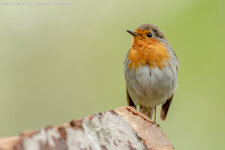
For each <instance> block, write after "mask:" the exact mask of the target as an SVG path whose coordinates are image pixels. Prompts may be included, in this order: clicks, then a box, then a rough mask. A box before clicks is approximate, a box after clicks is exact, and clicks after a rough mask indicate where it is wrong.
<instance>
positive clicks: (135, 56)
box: [127, 41, 170, 69]
mask: <svg viewBox="0 0 225 150" xmlns="http://www.w3.org/2000/svg"><path fill="white" fill-rule="evenodd" d="M151 42H152V41H151ZM165 46H166V45H165V44H163V43H159V42H152V43H146V42H140V41H139V42H136V43H135V42H134V43H133V45H132V48H131V49H130V51H129V53H128V56H127V57H128V59H129V60H130V64H129V68H132V67H135V68H138V67H140V66H145V65H149V68H150V69H153V68H156V67H158V68H160V69H162V68H163V67H164V66H165V65H166V63H167V61H168V59H169V58H170V55H169V53H168V51H167V50H166V48H165Z"/></svg>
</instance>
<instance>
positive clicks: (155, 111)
mask: <svg viewBox="0 0 225 150" xmlns="http://www.w3.org/2000/svg"><path fill="white" fill-rule="evenodd" d="M154 123H156V106H155V113H154Z"/></svg>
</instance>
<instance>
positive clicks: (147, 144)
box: [0, 106, 174, 150]
mask: <svg viewBox="0 0 225 150" xmlns="http://www.w3.org/2000/svg"><path fill="white" fill-rule="evenodd" d="M148 149H149V150H173V149H174V148H173V146H172V145H171V144H170V143H169V140H168V139H167V137H166V136H165V135H164V134H163V133H162V131H161V130H160V128H159V126H158V125H157V124H155V123H153V122H152V121H151V120H150V119H149V118H148V117H147V116H145V115H144V114H142V113H140V112H137V111H136V110H135V109H133V108H132V107H129V106H127V107H121V108H117V109H115V110H110V111H107V112H103V113H96V114H94V115H93V116H90V117H85V118H83V119H79V120H73V121H71V122H70V123H68V124H64V125H61V126H49V127H46V128H43V129H41V130H38V131H27V132H25V133H23V134H21V135H20V136H18V137H9V138H2V139H0V150H148Z"/></svg>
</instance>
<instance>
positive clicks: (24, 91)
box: [0, 0, 225, 150]
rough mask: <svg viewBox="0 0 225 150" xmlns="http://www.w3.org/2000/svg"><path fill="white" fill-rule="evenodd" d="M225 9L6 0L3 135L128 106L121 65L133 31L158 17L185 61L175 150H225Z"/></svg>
mask: <svg viewBox="0 0 225 150" xmlns="http://www.w3.org/2000/svg"><path fill="white" fill-rule="evenodd" d="M21 2H22V3H21ZM224 5H225V1H224V0H214V1H211V0H182V1H180V0H169V1H163V0H148V1H147V0H140V1H130V0H123V1H120V0H86V1H84V0H76V1H72V0H71V1H57V0H52V1H51V0H49V1H19V0H18V1H13V0H10V1H7V0H1V1H0V20H1V23H0V137H4V136H12V135H18V134H19V133H21V132H22V131H24V130H29V129H39V128H41V127H44V126H47V125H54V124H61V123H64V122H68V121H70V120H71V119H73V118H81V117H84V116H87V115H91V114H93V113H94V112H101V111H106V110H109V109H113V108H117V107H120V106H124V105H126V97H125V82H124V75H123V66H122V64H123V59H124V56H125V54H126V53H127V51H128V49H129V48H130V45H131V42H132V37H131V36H130V35H129V34H128V33H127V32H126V31H125V30H126V29H135V28H136V27H137V26H139V25H141V24H143V23H153V24H156V25H158V26H159V27H160V29H161V30H163V31H164V33H165V35H166V37H167V39H168V40H169V41H170V43H171V45H172V47H173V48H174V50H175V52H176V53H177V56H178V58H179V63H180V67H179V85H178V88H177V91H176V94H175V98H174V101H173V104H172V107H171V109H170V112H169V116H168V118H167V120H166V121H165V122H161V121H158V122H159V123H160V125H161V128H162V130H163V131H164V132H165V133H166V135H167V136H168V137H169V139H170V141H171V143H172V144H174V146H175V148H176V149H182V150H190V149H192V150H194V149H196V150H199V149H204V150H211V149H217V150H220V149H224V148H225V144H224V140H225V129H224V128H225V118H224V114H225V99H224V97H225V91H224V84H225V59H224V56H225V49H224V44H225V41H224V35H225V30H224V27H225V15H224V14H225V9H224ZM158 118H159V117H158ZM158 120H159V119H158Z"/></svg>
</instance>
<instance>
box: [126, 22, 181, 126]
mask: <svg viewBox="0 0 225 150" xmlns="http://www.w3.org/2000/svg"><path fill="white" fill-rule="evenodd" d="M127 32H129V33H130V34H131V35H132V36H133V43H132V46H131V48H130V50H129V51H128V53H127V55H126V58H125V61H124V74H125V81H126V90H127V102H128V105H130V106H134V107H135V108H136V106H138V105H139V106H140V111H142V112H143V113H145V114H146V115H148V116H149V117H150V118H152V115H153V112H154V111H155V115H154V116H155V117H154V121H155V122H156V106H157V105H159V104H162V109H161V114H160V117H161V119H162V120H165V119H166V116H167V113H168V110H169V107H170V104H171V102H172V99H173V95H174V92H175V89H176V85H177V72H178V60H177V57H176V54H175V53H174V51H173V50H172V48H171V46H170V44H169V42H168V41H167V40H166V38H165V36H164V34H163V33H162V32H161V31H160V30H159V28H158V27H157V26H154V25H152V24H143V25H141V26H139V27H138V28H137V29H136V30H135V31H131V30H127Z"/></svg>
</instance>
